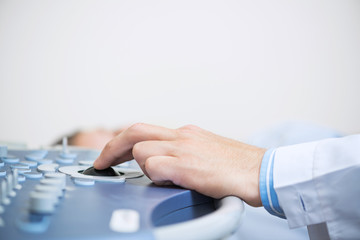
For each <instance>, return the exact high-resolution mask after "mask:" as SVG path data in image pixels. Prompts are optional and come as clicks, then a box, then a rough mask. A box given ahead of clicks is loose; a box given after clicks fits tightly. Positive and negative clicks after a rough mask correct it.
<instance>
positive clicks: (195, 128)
mask: <svg viewBox="0 0 360 240" xmlns="http://www.w3.org/2000/svg"><path fill="white" fill-rule="evenodd" d="M180 129H182V130H188V131H198V130H200V127H198V126H196V125H193V124H187V125H185V126H183V127H181V128H180Z"/></svg>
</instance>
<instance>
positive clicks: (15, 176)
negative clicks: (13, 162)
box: [13, 169, 21, 190]
mask: <svg viewBox="0 0 360 240" xmlns="http://www.w3.org/2000/svg"><path fill="white" fill-rule="evenodd" d="M13 189H18V190H19V189H21V185H20V184H19V173H18V170H17V169H14V170H13Z"/></svg>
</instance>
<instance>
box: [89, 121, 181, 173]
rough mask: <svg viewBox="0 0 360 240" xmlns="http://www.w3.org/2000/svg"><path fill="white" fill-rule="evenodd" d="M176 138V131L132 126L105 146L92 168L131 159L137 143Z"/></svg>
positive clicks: (155, 127) (108, 165)
mask: <svg viewBox="0 0 360 240" xmlns="http://www.w3.org/2000/svg"><path fill="white" fill-rule="evenodd" d="M176 136H177V134H176V131H175V130H172V129H167V128H164V127H159V126H154V125H149V124H143V123H137V124H134V125H132V126H131V127H129V128H128V129H126V130H125V131H123V132H121V133H120V134H119V135H117V136H116V137H114V138H113V139H112V140H111V141H110V142H108V143H107V144H106V146H105V148H104V149H103V151H102V152H101V154H100V156H99V157H98V158H97V159H96V161H95V162H94V167H95V168H96V169H104V168H107V167H110V166H112V165H115V164H119V163H122V162H125V161H127V160H130V159H132V154H131V149H132V148H133V146H134V145H135V144H136V143H138V142H142V141H148V140H173V139H175V138H176Z"/></svg>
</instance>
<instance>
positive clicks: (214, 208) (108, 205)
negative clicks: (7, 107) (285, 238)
mask: <svg viewBox="0 0 360 240" xmlns="http://www.w3.org/2000/svg"><path fill="white" fill-rule="evenodd" d="M97 156H98V152H96V151H94V150H89V149H79V148H70V147H68V146H67V141H66V138H64V140H63V146H62V147H60V148H57V149H56V148H49V149H36V150H25V149H24V150H11V149H10V148H8V147H7V146H6V145H0V239H1V240H7V239H9V240H10V239H11V240H43V239H44V240H45V239H46V240H55V239H57V240H65V239H66V240H68V239H71V240H80V239H94V240H95V239H96V240H100V239H101V240H108V239H224V238H226V237H228V236H230V235H231V234H232V233H233V232H234V231H236V230H237V229H238V227H239V225H240V223H241V221H242V219H243V215H244V203H243V202H242V201H241V200H240V199H238V198H236V197H225V198H223V199H221V200H215V199H213V198H210V197H207V196H204V195H201V194H199V193H197V192H195V191H191V190H187V189H183V188H180V187H176V186H156V185H154V184H153V183H152V182H151V181H150V180H149V179H148V178H147V177H146V176H144V174H143V173H142V172H141V170H140V168H139V167H138V166H137V165H136V163H135V162H134V161H133V162H130V163H123V164H120V165H117V166H114V167H111V168H108V169H105V170H100V171H99V170H96V169H94V168H93V167H92V164H93V162H94V160H95V159H96V157H97Z"/></svg>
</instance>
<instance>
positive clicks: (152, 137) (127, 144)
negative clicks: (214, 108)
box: [94, 123, 266, 206]
mask: <svg viewBox="0 0 360 240" xmlns="http://www.w3.org/2000/svg"><path fill="white" fill-rule="evenodd" d="M265 151H266V150H265V149H262V148H258V147H255V146H251V145H247V144H244V143H241V142H238V141H235V140H231V139H228V138H225V137H221V136H218V135H215V134H213V133H211V132H208V131H205V130H203V129H201V128H199V127H196V126H192V125H189V126H185V127H181V128H178V129H168V128H164V127H159V126H153V125H148V124H142V123H138V124H135V125H133V126H131V127H129V128H128V129H126V130H124V131H122V132H121V133H120V134H119V135H117V136H116V137H115V138H113V139H112V140H111V141H110V142H108V143H107V144H106V146H105V148H104V149H103V151H102V152H101V154H100V156H99V157H98V159H96V161H95V162H94V167H95V168H96V169H104V168H107V167H109V166H112V165H117V164H120V163H122V162H125V161H128V160H131V159H133V158H134V159H135V160H136V161H137V162H138V164H139V166H140V167H141V169H142V170H143V172H144V173H145V174H146V176H148V177H149V178H150V179H151V180H152V181H153V182H154V183H155V184H158V185H164V184H169V183H173V184H176V185H179V186H182V187H184V188H188V189H192V190H195V191H197V192H199V193H202V194H205V195H208V196H211V197H214V198H221V197H224V196H229V195H233V196H238V197H240V198H241V199H243V200H244V201H246V202H247V203H248V204H249V205H252V206H261V205H262V204H261V199H260V193H259V172H260V165H261V160H262V157H263V155H264V153H265Z"/></svg>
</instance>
